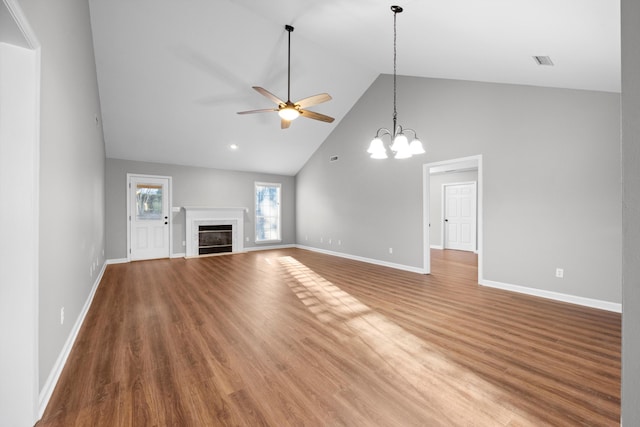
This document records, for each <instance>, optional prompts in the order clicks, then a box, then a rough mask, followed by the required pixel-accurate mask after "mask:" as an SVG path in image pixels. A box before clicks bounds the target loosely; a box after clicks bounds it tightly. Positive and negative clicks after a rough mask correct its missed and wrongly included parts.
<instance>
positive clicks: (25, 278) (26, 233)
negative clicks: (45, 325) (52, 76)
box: [0, 5, 38, 426]
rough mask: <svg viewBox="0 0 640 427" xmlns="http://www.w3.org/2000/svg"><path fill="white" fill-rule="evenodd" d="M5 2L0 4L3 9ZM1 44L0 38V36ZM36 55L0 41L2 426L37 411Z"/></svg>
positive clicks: (21, 422) (31, 418)
mask: <svg viewBox="0 0 640 427" xmlns="http://www.w3.org/2000/svg"><path fill="white" fill-rule="evenodd" d="M2 7H4V6H3V5H0V8H2ZM0 41H1V40H0ZM37 65H38V64H37V52H36V51H33V50H28V49H24V48H20V47H15V46H13V45H8V44H4V43H1V42H0V200H2V203H3V205H2V209H0V236H2V238H1V239H0V325H1V326H0V343H1V344H0V425H3V426H27V425H33V423H34V422H35V420H36V418H35V417H36V413H37V402H38V400H37V397H38V372H37V361H38V359H37V348H38V345H37V344H38V343H37V338H38V336H37V332H38V329H37V326H38V325H37V318H38V312H37V308H38V299H37V297H38V293H37V267H38V245H37V237H38V232H37V231H38V211H37V208H38V199H37V196H38V144H37V143H38V139H37V126H38V121H37V105H38V103H37V87H38V73H37Z"/></svg>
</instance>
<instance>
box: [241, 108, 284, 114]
mask: <svg viewBox="0 0 640 427" xmlns="http://www.w3.org/2000/svg"><path fill="white" fill-rule="evenodd" d="M272 111H278V109H277V108H262V109H260V110H249V111H238V114H255V113H269V112H272Z"/></svg>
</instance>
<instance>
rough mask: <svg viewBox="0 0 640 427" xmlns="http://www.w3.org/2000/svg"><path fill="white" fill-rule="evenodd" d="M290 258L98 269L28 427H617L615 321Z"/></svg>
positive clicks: (472, 285)
mask: <svg viewBox="0 0 640 427" xmlns="http://www.w3.org/2000/svg"><path fill="white" fill-rule="evenodd" d="M432 263H433V267H432V270H433V274H432V275H430V276H423V275H419V274H415V273H408V272H403V271H398V270H393V269H390V268H385V267H379V266H374V265H370V264H365V263H360V262H356V261H351V260H346V259H342V258H336V257H331V256H327V255H323V254H318V253H314V252H310V251H305V250H300V249H286V250H275V251H264V252H250V253H245V254H237V255H229V256H218V257H209V258H200V259H189V260H185V259H173V260H158V261H143V262H135V263H130V264H119V265H110V266H108V268H107V270H106V272H105V275H104V278H103V280H102V283H101V284H100V287H99V288H98V290H97V292H96V295H95V299H94V302H93V304H92V306H91V309H90V311H89V313H88V315H87V317H86V320H85V323H84V325H83V327H82V329H81V331H80V333H79V335H78V338H77V341H76V344H75V346H74V348H73V350H72V352H71V354H70V356H69V360H68V362H67V365H66V367H65V369H64V371H63V373H62V376H61V378H60V381H59V383H58V386H57V387H56V389H55V391H54V393H53V396H52V398H51V400H50V402H49V405H48V407H47V409H46V411H45V414H44V417H43V418H42V420H41V421H40V422H39V423H38V426H39V427H50V426H154V425H155V426H216V425H246V426H257V425H269V426H289V425H309V426H325V425H326V426H414V425H415V426H418V425H421V426H438V425H446V426H453V425H461V426H469V425H474V426H503V425H509V426H529V425H531V426H541V425H554V426H559V425H619V417H620V335H621V334H620V320H621V319H620V315H619V314H616V313H610V312H606V311H600V310H595V309H589V308H584V307H579V306H574V305H570V304H564V303H559V302H554V301H549V300H544V299H539V298H535V297H529V296H525V295H520V294H515V293H510V292H506V291H501V290H496V289H491V288H485V287H481V286H478V285H477V268H476V257H475V255H473V254H471V253H466V252H457V251H433V253H432Z"/></svg>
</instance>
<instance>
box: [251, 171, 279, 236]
mask: <svg viewBox="0 0 640 427" xmlns="http://www.w3.org/2000/svg"><path fill="white" fill-rule="evenodd" d="M259 187H274V188H277V194H278V200H277V205H278V210H277V221H278V236H277V238H276V239H259V238H258V236H259V235H260V233H259V230H258V224H259V223H260V222H259V218H265V217H269V218H272V216H266V215H260V216H258V188H259ZM253 203H254V220H255V226H254V239H253V240H254V243H255V244H265V243H280V242H282V183H279V182H263V181H256V182H255V183H254V186H253Z"/></svg>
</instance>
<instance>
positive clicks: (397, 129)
mask: <svg viewBox="0 0 640 427" xmlns="http://www.w3.org/2000/svg"><path fill="white" fill-rule="evenodd" d="M391 11H392V12H393V131H390V130H389V129H387V128H380V129H378V131H377V132H376V136H375V137H374V138H373V140H372V141H371V144H370V145H369V149H368V150H367V153H369V154H371V158H372V159H386V158H387V157H388V156H387V149H386V147H385V145H384V142H383V141H382V137H384V136H385V135H389V137H390V138H391V142H392V144H391V146H390V147H389V149H390V150H391V151H392V152H393V153H394V155H393V157H394V158H395V159H406V158H409V157H411V156H413V155H414V154H422V153H424V152H425V151H424V148H423V147H422V142H420V140H419V139H418V135H417V134H416V131H415V130H413V129H404V128H403V127H402V126H400V125H399V124H398V111H397V109H396V98H397V95H396V92H397V91H396V86H397V85H396V56H397V53H396V15H397V14H398V13H401V12H402V7H400V6H391ZM405 132H411V133H412V134H413V140H412V141H411V142H409V139H408V138H407V136H406V135H405Z"/></svg>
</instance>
